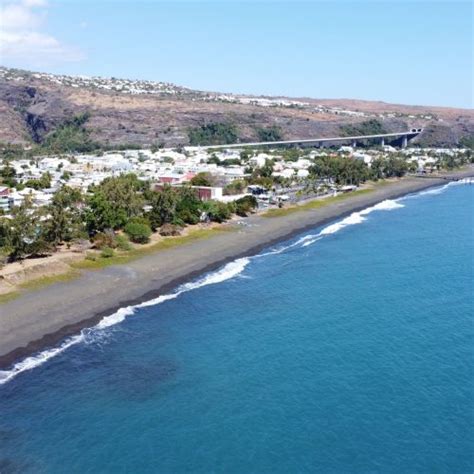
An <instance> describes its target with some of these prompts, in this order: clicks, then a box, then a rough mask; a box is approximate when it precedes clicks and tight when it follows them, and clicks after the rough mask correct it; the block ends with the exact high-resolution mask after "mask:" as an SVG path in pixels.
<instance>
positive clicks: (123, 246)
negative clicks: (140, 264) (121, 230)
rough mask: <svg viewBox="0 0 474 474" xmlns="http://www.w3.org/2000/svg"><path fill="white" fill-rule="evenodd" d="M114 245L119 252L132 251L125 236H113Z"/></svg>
mask: <svg viewBox="0 0 474 474" xmlns="http://www.w3.org/2000/svg"><path fill="white" fill-rule="evenodd" d="M115 243H116V245H117V248H118V249H119V250H123V251H128V250H131V249H132V245H131V244H130V240H129V238H128V237H127V235H125V234H117V235H116V236H115Z"/></svg>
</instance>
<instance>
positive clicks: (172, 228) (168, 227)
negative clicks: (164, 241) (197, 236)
mask: <svg viewBox="0 0 474 474" xmlns="http://www.w3.org/2000/svg"><path fill="white" fill-rule="evenodd" d="M159 232H160V235H162V236H163V237H171V236H176V235H180V234H181V227H180V226H177V225H174V224H164V225H162V226H161V227H160V231H159Z"/></svg>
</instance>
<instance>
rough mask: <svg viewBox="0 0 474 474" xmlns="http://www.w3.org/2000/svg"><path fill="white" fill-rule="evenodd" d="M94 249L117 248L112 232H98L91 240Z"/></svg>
mask: <svg viewBox="0 0 474 474" xmlns="http://www.w3.org/2000/svg"><path fill="white" fill-rule="evenodd" d="M93 243H94V247H95V248H96V249H99V250H100V249H103V248H104V247H110V248H112V249H113V248H115V247H116V246H117V243H116V237H115V234H114V232H113V231H112V230H106V231H104V232H98V233H97V234H95V236H94V238H93Z"/></svg>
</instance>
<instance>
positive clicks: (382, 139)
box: [380, 137, 385, 146]
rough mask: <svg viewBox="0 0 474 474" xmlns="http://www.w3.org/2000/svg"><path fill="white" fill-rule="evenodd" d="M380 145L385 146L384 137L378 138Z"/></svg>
mask: <svg viewBox="0 0 474 474" xmlns="http://www.w3.org/2000/svg"><path fill="white" fill-rule="evenodd" d="M380 146H385V138H384V137H382V138H381V139H380Z"/></svg>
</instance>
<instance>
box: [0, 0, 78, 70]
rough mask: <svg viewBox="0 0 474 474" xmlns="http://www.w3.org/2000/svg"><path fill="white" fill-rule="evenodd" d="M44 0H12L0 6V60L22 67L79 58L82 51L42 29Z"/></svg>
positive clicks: (44, 19)
mask: <svg viewBox="0 0 474 474" xmlns="http://www.w3.org/2000/svg"><path fill="white" fill-rule="evenodd" d="M47 7H48V4H47V2H46V0H13V1H10V2H9V3H7V4H6V5H4V6H0V60H1V62H4V61H8V62H13V63H15V65H22V66H24V67H31V66H40V65H47V64H51V63H55V62H58V61H59V62H62V61H79V60H81V59H84V54H83V53H82V52H81V51H80V50H79V49H77V48H73V47H71V46H68V45H66V44H63V43H62V42H61V41H60V40H58V39H57V38H55V37H54V36H52V35H50V34H49V33H47V32H46V31H45V22H46V15H47Z"/></svg>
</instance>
